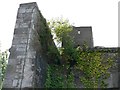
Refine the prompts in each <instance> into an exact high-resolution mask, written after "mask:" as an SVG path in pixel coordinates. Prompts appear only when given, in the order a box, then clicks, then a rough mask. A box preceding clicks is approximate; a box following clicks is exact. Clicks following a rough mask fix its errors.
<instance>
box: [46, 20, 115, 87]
mask: <svg viewBox="0 0 120 90" xmlns="http://www.w3.org/2000/svg"><path fill="white" fill-rule="evenodd" d="M48 25H49V27H50V29H51V32H52V34H53V35H54V36H55V38H54V39H55V40H56V41H57V42H58V43H62V47H59V53H60V55H61V56H60V58H61V60H60V65H57V64H50V65H49V66H48V70H47V79H46V83H45V87H47V88H75V87H77V86H76V85H75V76H74V73H73V72H74V71H75V70H76V71H77V72H82V73H83V75H82V76H80V77H79V78H80V82H82V84H83V86H84V87H85V88H100V87H102V88H105V87H107V83H105V80H106V79H107V78H108V77H109V76H110V73H109V69H110V68H112V67H113V66H114V65H115V63H114V60H113V57H109V58H107V59H106V58H105V57H104V53H101V52H98V51H93V52H88V51H87V49H88V47H87V44H84V45H83V46H78V47H76V48H75V47H74V46H73V43H74V42H73V39H72V37H70V36H69V33H70V32H71V31H72V26H71V25H70V24H69V21H68V20H64V19H55V20H54V19H53V20H51V21H49V22H48ZM83 49H84V50H83ZM51 50H52V51H53V52H54V49H51ZM54 59H55V58H54Z"/></svg>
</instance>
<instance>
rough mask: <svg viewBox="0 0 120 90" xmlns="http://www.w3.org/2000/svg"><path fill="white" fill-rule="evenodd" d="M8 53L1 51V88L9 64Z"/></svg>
mask: <svg viewBox="0 0 120 90" xmlns="http://www.w3.org/2000/svg"><path fill="white" fill-rule="evenodd" d="M7 59H8V53H7V51H5V52H0V88H2V82H3V80H4V76H5V71H6V66H7Z"/></svg>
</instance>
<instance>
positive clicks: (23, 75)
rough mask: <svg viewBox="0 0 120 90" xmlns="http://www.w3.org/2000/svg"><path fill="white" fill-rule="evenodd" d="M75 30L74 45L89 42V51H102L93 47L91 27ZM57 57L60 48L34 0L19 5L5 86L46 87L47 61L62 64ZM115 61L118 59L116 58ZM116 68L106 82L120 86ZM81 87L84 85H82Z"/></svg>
mask: <svg viewBox="0 0 120 90" xmlns="http://www.w3.org/2000/svg"><path fill="white" fill-rule="evenodd" d="M73 29H74V31H73V32H72V36H73V37H74V41H75V46H77V45H83V43H84V41H86V42H87V43H88V46H89V47H90V50H88V51H94V50H99V51H101V49H100V48H99V49H96V48H93V36H92V27H73ZM79 31H80V32H79ZM51 50H52V52H51ZM102 50H103V51H104V53H106V54H110V55H113V54H114V53H117V52H116V50H117V48H115V49H111V50H110V51H109V50H108V49H106V48H103V49H102ZM116 59H117V60H116ZM57 60H59V53H58V50H57V48H56V46H55V44H54V42H53V40H52V35H51V33H50V30H49V28H48V26H47V24H46V20H45V18H44V17H43V16H42V14H41V13H40V11H39V9H38V6H37V4H36V3H35V2H33V3H24V4H20V7H19V9H18V14H17V20H16V25H15V29H14V36H13V41H12V46H11V49H10V56H9V60H8V65H7V71H6V75H5V80H4V83H3V89H6V88H18V90H21V89H22V88H42V87H44V83H45V78H46V68H47V64H51V63H55V62H56V63H57V64H59V61H57ZM115 60H116V61H118V60H119V59H118V58H117V57H116V58H115ZM117 70H118V69H117ZM117 70H113V71H112V72H111V77H110V78H109V79H108V81H107V82H108V83H109V86H108V87H118V86H119V85H118V82H120V79H119V78H118V75H119V74H118V73H119V72H118V71H117ZM77 75H78V74H77ZM119 76H120V75H119ZM76 77H77V76H76ZM76 79H77V78H76ZM118 79H119V81H118ZM77 80H79V79H77ZM77 80H76V81H77ZM79 84H80V83H79ZM79 84H78V85H79ZM79 86H80V87H82V85H81V84H80V85H79ZM79 86H78V87H79Z"/></svg>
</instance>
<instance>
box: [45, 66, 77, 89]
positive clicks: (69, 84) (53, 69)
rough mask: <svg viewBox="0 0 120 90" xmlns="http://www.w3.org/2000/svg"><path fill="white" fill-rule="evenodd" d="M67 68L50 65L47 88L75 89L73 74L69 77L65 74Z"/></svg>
mask: <svg viewBox="0 0 120 90" xmlns="http://www.w3.org/2000/svg"><path fill="white" fill-rule="evenodd" d="M64 70H65V67H64V66H58V65H49V66H48V69H47V79H46V83H45V87H46V88H74V87H75V86H74V83H73V82H74V81H73V80H74V77H73V74H72V73H71V74H69V75H68V77H67V76H66V74H65V71H64Z"/></svg>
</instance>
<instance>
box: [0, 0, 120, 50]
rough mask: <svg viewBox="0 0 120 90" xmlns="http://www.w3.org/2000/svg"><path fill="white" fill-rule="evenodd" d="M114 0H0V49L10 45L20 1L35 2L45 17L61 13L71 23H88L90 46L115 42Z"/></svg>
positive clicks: (115, 8) (85, 24) (110, 44)
mask: <svg viewBox="0 0 120 90" xmlns="http://www.w3.org/2000/svg"><path fill="white" fill-rule="evenodd" d="M118 1H120V0H1V2H0V42H1V43H2V45H1V47H2V48H1V49H2V50H5V49H9V48H10V47H11V43H12V38H13V31H14V26H15V21H16V15H17V10H18V7H19V4H20V3H28V2H37V4H38V7H39V9H40V11H41V13H42V14H43V16H44V17H45V18H46V19H48V20H49V19H52V18H54V17H61V16H62V17H63V18H67V19H69V21H70V23H71V24H73V23H74V26H92V30H93V38H94V46H105V47H117V46H118Z"/></svg>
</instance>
